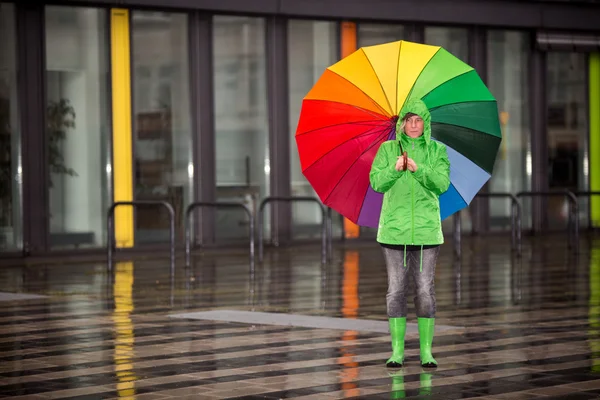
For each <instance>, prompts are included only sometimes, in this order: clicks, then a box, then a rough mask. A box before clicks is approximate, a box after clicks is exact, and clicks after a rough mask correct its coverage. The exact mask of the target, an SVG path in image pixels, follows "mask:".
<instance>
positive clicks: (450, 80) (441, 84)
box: [421, 67, 477, 99]
mask: <svg viewBox="0 0 600 400" xmlns="http://www.w3.org/2000/svg"><path fill="white" fill-rule="evenodd" d="M471 68H472V69H470V70H468V71H465V72H463V73H462V74H458V75H456V76H454V77H452V78H450V79H448V80H447V81H444V82H442V83H440V84H439V85H437V86H436V87H433V88H431V90H430V91H429V92H427V93H425V94H423V96H421V98H422V99H424V98H425V96H427V95H428V94H429V93H431V92H433V91H434V90H435V89H437V88H439V87H441V86H444V85H445V84H446V83H448V82H452V81H453V80H455V79H458V78H460V77H461V76H463V75H465V74H468V73H471V72H473V71H475V69H474V68H473V67H471ZM423 69H425V68H423ZM475 73H477V71H475Z"/></svg>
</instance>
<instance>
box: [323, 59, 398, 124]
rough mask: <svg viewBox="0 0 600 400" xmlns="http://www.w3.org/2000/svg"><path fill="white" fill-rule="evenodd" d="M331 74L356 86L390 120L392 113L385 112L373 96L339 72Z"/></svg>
mask: <svg viewBox="0 0 600 400" xmlns="http://www.w3.org/2000/svg"><path fill="white" fill-rule="evenodd" d="M330 71H331V70H330ZM331 72H333V73H334V74H336V75H337V76H339V77H340V78H342V79H343V80H345V81H346V82H348V83H349V84H351V85H352V86H354V87H355V88H357V89H358V90H360V91H361V92H362V93H363V94H364V95H365V96H367V98H368V99H369V100H371V101H372V102H373V104H375V105H376V106H377V108H379V109H380V110H381V111H383V115H385V116H386V117H388V118H389V117H391V115H390V113H388V112H387V111H385V110H384V109H383V107H381V106H380V105H379V103H377V102H376V101H375V100H373V98H372V97H371V96H369V95H368V94H367V93H365V91H364V90H362V89H361V88H359V87H358V86H356V85H355V84H354V83H352V81H350V80H349V79H348V78H346V77H344V76H342V75H340V74H338V73H337V72H335V71H331Z"/></svg>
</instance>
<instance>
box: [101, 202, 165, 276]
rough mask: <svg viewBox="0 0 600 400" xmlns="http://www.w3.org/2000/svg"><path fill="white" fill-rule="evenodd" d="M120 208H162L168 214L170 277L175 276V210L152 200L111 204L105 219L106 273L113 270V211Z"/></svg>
mask: <svg viewBox="0 0 600 400" xmlns="http://www.w3.org/2000/svg"><path fill="white" fill-rule="evenodd" d="M121 206H130V207H138V206H162V207H164V208H166V209H167V211H168V212H169V242H170V245H171V277H173V276H174V275H175V210H174V209H173V206H172V205H171V204H170V203H169V202H166V201H152V200H136V201H118V202H116V203H113V204H112V205H111V206H110V208H109V209H108V215H107V217H106V220H107V221H106V225H107V226H106V235H107V241H106V247H107V251H108V271H109V272H111V271H112V269H113V252H114V248H113V247H114V244H115V243H114V242H115V231H114V224H115V221H114V219H115V209H116V208H117V207H121Z"/></svg>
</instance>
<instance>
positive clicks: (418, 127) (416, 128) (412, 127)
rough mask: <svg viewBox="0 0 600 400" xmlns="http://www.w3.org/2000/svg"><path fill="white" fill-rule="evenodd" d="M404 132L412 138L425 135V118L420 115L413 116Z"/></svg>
mask: <svg viewBox="0 0 600 400" xmlns="http://www.w3.org/2000/svg"><path fill="white" fill-rule="evenodd" d="M404 132H405V133H406V134H407V135H408V136H410V137H411V138H418V137H419V136H421V135H422V134H423V118H421V117H419V116H418V115H411V116H410V117H408V118H407V119H406V124H405V125H404Z"/></svg>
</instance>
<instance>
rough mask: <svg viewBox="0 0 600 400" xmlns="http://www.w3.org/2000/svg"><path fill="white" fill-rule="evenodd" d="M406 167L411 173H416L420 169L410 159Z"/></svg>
mask: <svg viewBox="0 0 600 400" xmlns="http://www.w3.org/2000/svg"><path fill="white" fill-rule="evenodd" d="M406 167H407V168H408V170H409V171H410V172H415V171H416V170H417V169H419V167H417V163H415V161H414V160H413V159H412V158H409V159H408V160H407V163H406Z"/></svg>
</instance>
